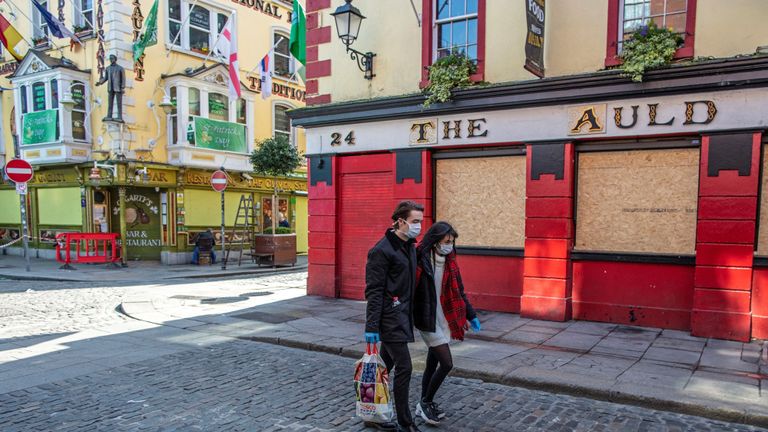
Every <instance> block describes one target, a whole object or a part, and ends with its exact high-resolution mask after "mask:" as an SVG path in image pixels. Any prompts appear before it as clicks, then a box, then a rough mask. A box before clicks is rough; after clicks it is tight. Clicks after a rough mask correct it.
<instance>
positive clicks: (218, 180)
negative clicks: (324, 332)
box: [211, 170, 227, 192]
mask: <svg viewBox="0 0 768 432" xmlns="http://www.w3.org/2000/svg"><path fill="white" fill-rule="evenodd" d="M211 187H213V190H215V191H216V192H221V191H223V190H224V189H226V188H227V173H225V172H224V171H221V170H217V171H214V173H213V174H212V175H211Z"/></svg>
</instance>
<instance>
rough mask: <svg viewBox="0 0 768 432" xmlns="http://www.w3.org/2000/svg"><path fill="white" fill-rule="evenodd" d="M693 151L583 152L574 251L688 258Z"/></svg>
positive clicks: (692, 233)
mask: <svg viewBox="0 0 768 432" xmlns="http://www.w3.org/2000/svg"><path fill="white" fill-rule="evenodd" d="M698 184H699V151H698V149H670V150H633V151H616V152H598V153H582V154H580V155H579V164H578V180H577V185H578V195H577V201H576V207H577V209H576V249H578V250H587V251H608V252H638V253H669V254H693V253H694V250H695V243H696V203H697V196H698Z"/></svg>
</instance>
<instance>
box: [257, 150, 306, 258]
mask: <svg viewBox="0 0 768 432" xmlns="http://www.w3.org/2000/svg"><path fill="white" fill-rule="evenodd" d="M251 163H252V164H253V171H254V172H255V173H256V174H260V175H263V176H267V177H271V178H272V186H273V193H272V208H273V209H277V208H278V206H277V192H278V188H277V180H278V178H279V177H285V176H288V175H290V174H292V173H293V172H294V171H296V169H297V168H299V167H300V166H301V156H300V155H299V152H298V150H296V148H295V147H293V146H292V145H291V144H290V143H289V142H288V138H286V137H285V136H282V135H280V136H277V137H274V138H267V139H265V140H262V141H260V142H258V148H257V149H256V150H254V151H253V153H252V154H251ZM274 216H275V215H273V217H272V226H271V227H264V234H257V235H256V236H255V237H254V247H253V249H254V253H255V254H257V255H259V254H261V255H267V254H269V255H272V265H285V264H291V265H293V264H295V263H296V234H295V233H293V232H292V231H291V230H290V228H285V227H278V226H277V218H276V217H274Z"/></svg>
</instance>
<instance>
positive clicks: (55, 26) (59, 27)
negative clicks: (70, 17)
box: [32, 0, 82, 43]
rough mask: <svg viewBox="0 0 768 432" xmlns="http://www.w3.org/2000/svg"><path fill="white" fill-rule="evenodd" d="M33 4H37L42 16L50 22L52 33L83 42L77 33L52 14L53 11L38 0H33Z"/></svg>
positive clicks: (49, 26) (49, 28)
mask: <svg viewBox="0 0 768 432" xmlns="http://www.w3.org/2000/svg"><path fill="white" fill-rule="evenodd" d="M32 4H34V5H35V7H36V8H37V10H38V12H40V16H42V17H43V19H44V20H45V22H46V23H47V24H48V30H50V31H51V34H52V35H54V36H56V37H59V38H70V39H72V40H73V41H75V42H77V43H82V42H80V39H78V37H77V36H75V34H74V33H73V32H72V31H71V30H70V29H68V28H67V27H66V26H65V25H64V23H62V22H61V21H59V20H57V19H56V18H55V17H54V16H53V15H51V13H50V12H48V9H46V8H44V7H43V6H42V5H41V4H40V3H38V2H37V0H32Z"/></svg>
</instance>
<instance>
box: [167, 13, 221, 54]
mask: <svg viewBox="0 0 768 432" xmlns="http://www.w3.org/2000/svg"><path fill="white" fill-rule="evenodd" d="M229 18H230V15H229V13H228V12H226V11H225V10H224V9H221V10H217V9H215V8H213V7H211V6H208V5H205V6H202V5H200V4H193V2H191V1H189V0H168V16H167V19H168V43H171V44H173V45H175V46H178V47H180V48H182V49H185V50H189V51H192V52H195V53H197V54H200V55H208V53H209V52H210V51H211V49H213V45H214V44H216V39H217V38H218V37H219V34H220V33H221V31H222V30H223V29H224V26H225V25H226V23H227V20H228V19H229Z"/></svg>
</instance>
